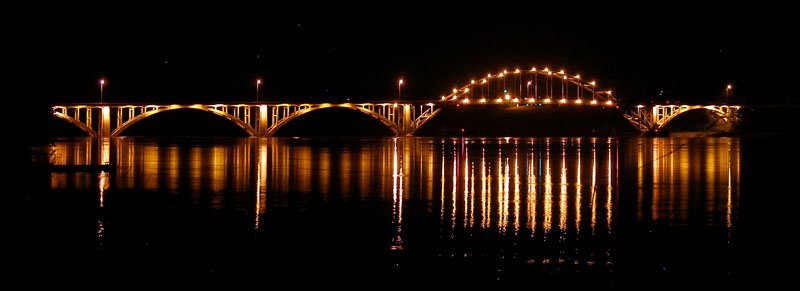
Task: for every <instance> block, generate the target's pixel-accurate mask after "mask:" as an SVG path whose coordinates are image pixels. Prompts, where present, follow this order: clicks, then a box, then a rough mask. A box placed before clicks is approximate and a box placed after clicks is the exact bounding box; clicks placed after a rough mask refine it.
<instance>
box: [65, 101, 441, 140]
mask: <svg viewBox="0 0 800 291" xmlns="http://www.w3.org/2000/svg"><path fill="white" fill-rule="evenodd" d="M326 108H346V109H351V110H354V111H357V112H360V113H363V114H366V115H367V116H369V117H372V118H374V119H375V120H377V121H379V122H380V123H381V124H383V125H384V126H386V127H387V128H388V129H389V130H391V132H392V133H393V134H394V135H396V136H408V135H411V134H413V133H414V132H415V131H416V130H417V129H418V128H420V127H421V126H422V125H423V124H425V122H427V121H428V120H429V119H430V118H431V117H433V116H435V115H436V114H437V113H438V112H439V110H440V104H439V103H438V102H437V103H432V102H403V103H394V102H363V103H297V104H293V103H233V104H219V103H218V104H192V105H181V104H171V105H159V104H148V105H140V104H109V103H93V104H64V105H56V106H53V107H52V114H53V115H54V116H55V117H57V118H60V119H63V120H66V121H67V122H69V123H71V124H74V125H75V126H77V127H78V128H80V129H81V130H83V131H84V132H86V133H87V134H88V135H89V136H93V137H101V138H102V137H117V136H121V135H123V134H124V131H125V130H126V129H128V128H130V127H131V126H133V125H135V124H136V123H138V122H140V121H142V120H144V119H146V118H148V117H151V116H153V115H157V114H159V113H162V112H167V111H171V110H177V109H193V110H200V111H205V112H209V113H212V114H215V115H218V116H221V117H224V118H225V119H227V120H228V121H230V122H232V123H234V124H236V125H237V126H239V127H240V128H242V129H243V130H244V131H245V132H247V134H249V135H251V136H262V137H267V136H272V135H274V134H275V133H276V132H277V131H278V130H279V129H280V128H282V127H283V126H284V125H286V124H287V123H289V122H290V121H292V120H293V119H295V118H297V117H300V116H303V115H305V114H308V113H310V112H314V111H317V110H322V109H326Z"/></svg>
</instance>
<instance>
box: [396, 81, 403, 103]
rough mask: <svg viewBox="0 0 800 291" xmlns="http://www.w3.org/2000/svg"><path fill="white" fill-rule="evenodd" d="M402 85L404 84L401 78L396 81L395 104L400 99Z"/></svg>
mask: <svg viewBox="0 0 800 291" xmlns="http://www.w3.org/2000/svg"><path fill="white" fill-rule="evenodd" d="M403 83H405V82H403V78H400V80H399V81H397V102H400V99H401V98H402V95H403Z"/></svg>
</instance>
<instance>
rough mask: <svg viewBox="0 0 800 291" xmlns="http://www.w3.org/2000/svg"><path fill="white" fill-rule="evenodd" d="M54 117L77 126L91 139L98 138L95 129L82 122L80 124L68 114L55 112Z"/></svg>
mask: <svg viewBox="0 0 800 291" xmlns="http://www.w3.org/2000/svg"><path fill="white" fill-rule="evenodd" d="M53 116H55V117H56V118H60V119H63V120H66V121H67V122H69V123H71V124H73V125H75V126H77V127H78V128H80V129H81V130H82V131H83V132H85V133H87V134H88V135H89V136H91V137H96V136H97V132H96V131H94V129H92V128H91V127H88V126H86V124H83V123H82V122H80V121H78V120H75V118H72V117H70V116H68V115H66V114H63V113H61V112H53Z"/></svg>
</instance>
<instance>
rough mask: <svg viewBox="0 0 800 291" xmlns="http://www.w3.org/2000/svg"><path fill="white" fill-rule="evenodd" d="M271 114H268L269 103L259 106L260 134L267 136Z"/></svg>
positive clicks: (258, 129)
mask: <svg viewBox="0 0 800 291" xmlns="http://www.w3.org/2000/svg"><path fill="white" fill-rule="evenodd" d="M268 118H269V116H268V114H267V105H259V106H258V126H257V127H258V128H256V130H257V131H258V136H267V124H268V123H267V120H268Z"/></svg>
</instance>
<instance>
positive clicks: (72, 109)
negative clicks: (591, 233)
mask: <svg viewBox="0 0 800 291" xmlns="http://www.w3.org/2000/svg"><path fill="white" fill-rule="evenodd" d="M447 106H453V107H460V106H505V107H510V106H517V107H518V106H559V107H568V108H578V107H582V106H590V107H611V108H619V104H618V103H617V99H616V98H615V97H614V96H613V95H612V91H611V90H602V89H599V88H598V85H597V81H594V80H591V81H589V80H587V79H585V78H582V77H581V75H580V74H569V73H567V72H566V71H565V70H563V69H562V70H558V71H555V70H551V69H550V68H548V67H544V68H537V67H531V68H530V69H519V68H517V69H514V70H511V71H509V70H502V71H500V72H497V73H494V74H493V73H488V74H486V75H485V77H482V78H479V79H471V80H470V81H469V82H467V83H466V84H464V85H463V86H460V87H455V88H452V91H451V92H448V94H444V95H442V96H441V98H440V99H439V100H436V101H405V102H392V101H377V102H356V103H280V102H235V103H214V104H126V103H85V104H59V105H55V106H53V107H52V114H53V116H55V117H56V118H60V119H63V120H65V121H67V122H69V123H71V124H73V125H75V126H77V127H78V128H80V129H81V130H83V131H84V132H86V133H87V134H88V135H90V136H93V137H100V138H106V137H117V136H121V135H123V133H124V131H125V130H126V129H128V128H130V127H131V126H133V125H135V124H136V123H138V122H140V121H142V120H144V119H146V118H148V117H151V116H153V115H156V114H159V113H162V112H167V111H171V110H176V109H194V110H201V111H205V112H210V113H212V114H215V115H218V116H221V117H224V118H225V119H226V120H228V121H230V122H232V123H234V124H236V125H237V126H238V127H240V128H242V129H243V130H244V131H245V132H247V134H249V135H251V136H260V137H268V136H273V135H275V133H276V132H277V131H278V130H280V129H281V128H282V127H283V126H285V125H286V124H288V123H289V122H291V121H292V120H293V119H295V118H298V117H300V116H303V115H305V114H308V113H310V112H314V111H317V110H323V109H326V108H346V109H351V110H354V111H357V112H360V113H363V114H365V115H367V116H369V117H372V118H374V119H375V120H377V121H379V122H380V123H381V124H383V125H384V126H386V127H387V128H388V129H389V130H390V131H391V132H392V133H393V134H394V135H395V136H411V135H413V134H414V133H415V132H416V131H417V130H418V129H419V128H421V127H422V126H423V125H424V124H426V122H427V121H428V120H430V119H431V118H433V117H434V116H436V115H437V114H439V112H441V110H442V108H444V107H447ZM643 107H644V106H641V105H640V106H639V107H636V109H635V110H633V111H632V112H628V113H626V114H624V117H625V118H627V119H628V120H629V121H630V122H631V124H633V126H635V127H636V128H637V129H638V130H639V131H641V132H656V131H660V130H662V129H663V128H664V126H665V125H666V124H667V123H668V122H670V121H671V120H673V119H674V118H675V117H677V116H679V115H680V114H682V113H685V112H688V111H691V110H695V109H707V110H711V111H712V112H714V113H715V114H717V115H718V116H720V117H721V118H722V119H724V120H726V121H729V122H733V121H734V120H735V113H736V111H737V110H738V109H739V106H728V105H709V106H701V105H691V106H690V105H680V106H679V105H655V106H653V107H652V108H651V109H652V110H644V109H643ZM650 112H652V114H651V113H650Z"/></svg>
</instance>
